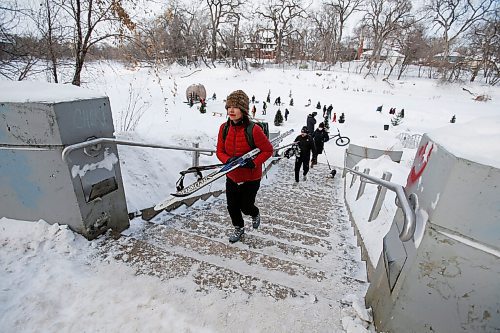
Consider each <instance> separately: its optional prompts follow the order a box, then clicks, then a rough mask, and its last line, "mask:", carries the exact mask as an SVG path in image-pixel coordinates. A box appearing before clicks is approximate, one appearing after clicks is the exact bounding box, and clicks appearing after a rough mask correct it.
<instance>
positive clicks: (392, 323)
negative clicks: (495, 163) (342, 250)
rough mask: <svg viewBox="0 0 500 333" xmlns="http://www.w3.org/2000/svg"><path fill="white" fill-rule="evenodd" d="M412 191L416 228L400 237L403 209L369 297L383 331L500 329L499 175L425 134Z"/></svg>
mask: <svg viewBox="0 0 500 333" xmlns="http://www.w3.org/2000/svg"><path fill="white" fill-rule="evenodd" d="M405 190H406V192H407V194H409V193H416V194H417V195H418V198H419V209H418V210H417V231H416V234H415V236H414V238H413V239H412V240H410V241H408V242H405V243H403V242H401V241H400V240H399V239H398V238H397V237H394V234H397V233H399V231H400V230H401V225H402V214H401V212H400V210H398V213H397V214H396V216H395V218H394V221H393V226H392V228H391V231H390V232H389V233H388V235H386V237H385V238H384V249H383V254H382V256H381V258H380V260H379V262H378V264H377V268H376V272H375V273H374V276H372V279H371V280H372V283H371V285H370V288H369V290H368V293H367V298H366V300H367V304H368V305H370V306H372V307H373V310H374V318H375V323H376V325H377V328H378V329H379V330H382V331H389V332H403V331H404V332H495V331H500V251H499V246H500V224H499V223H498V222H499V221H500V219H499V216H500V214H499V210H500V170H499V169H497V168H494V167H490V166H485V165H482V164H479V163H475V162H474V161H470V160H466V159H464V158H460V157H456V156H454V155H453V154H451V153H450V152H449V151H448V150H446V147H443V146H442V145H440V144H439V143H438V142H434V141H432V140H431V139H430V138H429V136H428V135H424V136H423V138H422V141H421V143H420V149H419V151H418V152H417V155H416V157H415V161H414V165H413V167H412V170H411V172H410V174H409V176H408V182H407V185H406V188H405Z"/></svg>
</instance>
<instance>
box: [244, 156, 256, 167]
mask: <svg viewBox="0 0 500 333" xmlns="http://www.w3.org/2000/svg"><path fill="white" fill-rule="evenodd" d="M241 167H242V168H247V169H253V168H255V163H254V162H253V160H252V159H251V158H247V159H246V162H245V164H243V165H242V166H241Z"/></svg>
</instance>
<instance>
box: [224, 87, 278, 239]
mask: <svg viewBox="0 0 500 333" xmlns="http://www.w3.org/2000/svg"><path fill="white" fill-rule="evenodd" d="M248 106H249V100H248V96H247V95H246V94H245V93H244V92H243V91H242V90H236V91H233V92H232V93H231V94H229V96H228V97H227V99H226V110H227V115H228V117H229V122H228V124H229V129H228V130H227V135H226V136H225V138H224V135H223V133H224V127H225V126H226V122H225V123H223V124H222V125H221V126H220V128H219V136H218V140H217V158H218V159H219V160H220V161H221V162H222V163H228V162H230V161H232V160H234V159H236V158H238V157H240V156H242V155H244V154H246V153H248V152H249V151H250V150H252V149H253V148H252V147H250V145H249V143H248V142H247V138H246V135H245V130H246V127H247V126H248V125H249V124H250V119H249V117H248ZM252 137H253V141H254V143H255V146H256V147H257V148H259V149H260V153H259V154H258V155H257V156H256V157H255V158H254V159H253V160H249V161H248V162H247V163H246V164H245V165H244V166H242V167H239V168H237V169H235V170H233V171H231V172H229V173H228V174H227V179H226V198H227V210H228V212H229V216H230V217H231V221H232V223H233V226H234V228H235V229H234V233H233V234H232V235H231V236H230V237H229V241H230V242H231V243H234V242H237V241H239V240H240V238H241V237H242V236H243V234H244V233H245V229H244V226H245V225H244V221H243V215H242V213H243V214H245V215H250V216H251V217H252V226H253V228H254V229H257V228H258V227H259V225H260V214H259V208H257V206H255V197H256V196H257V191H258V190H259V187H260V179H261V178H262V164H263V163H264V162H265V161H266V160H267V159H268V158H269V157H271V156H272V154H273V146H272V145H271V143H270V142H269V139H268V138H267V137H266V135H265V134H264V131H263V130H262V128H261V127H260V126H253V131H252Z"/></svg>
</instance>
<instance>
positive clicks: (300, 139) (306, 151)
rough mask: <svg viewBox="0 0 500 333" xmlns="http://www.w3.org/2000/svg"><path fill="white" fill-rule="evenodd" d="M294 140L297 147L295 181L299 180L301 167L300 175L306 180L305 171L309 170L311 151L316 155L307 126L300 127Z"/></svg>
mask: <svg viewBox="0 0 500 333" xmlns="http://www.w3.org/2000/svg"><path fill="white" fill-rule="evenodd" d="M295 142H296V143H297V146H298V147H299V151H300V153H299V156H297V158H296V160H295V183H298V182H299V174H300V168H301V167H303V171H302V175H303V180H307V173H308V172H309V161H310V159H311V153H312V154H313V156H314V155H316V146H315V145H314V140H313V138H312V136H310V135H309V134H308V131H307V127H306V126H304V127H302V130H301V131H300V135H299V136H297V137H296V138H295Z"/></svg>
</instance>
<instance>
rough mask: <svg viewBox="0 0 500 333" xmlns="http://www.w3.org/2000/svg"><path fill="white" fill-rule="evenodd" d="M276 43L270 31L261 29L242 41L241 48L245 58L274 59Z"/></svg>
mask: <svg viewBox="0 0 500 333" xmlns="http://www.w3.org/2000/svg"><path fill="white" fill-rule="evenodd" d="M276 45H277V43H276V40H275V39H274V36H273V33H272V31H271V30H267V29H261V30H258V31H257V32H256V33H255V34H254V35H253V36H251V37H250V39H249V40H247V41H245V42H243V49H244V54H245V57H246V58H254V59H259V60H260V59H275V58H276Z"/></svg>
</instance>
